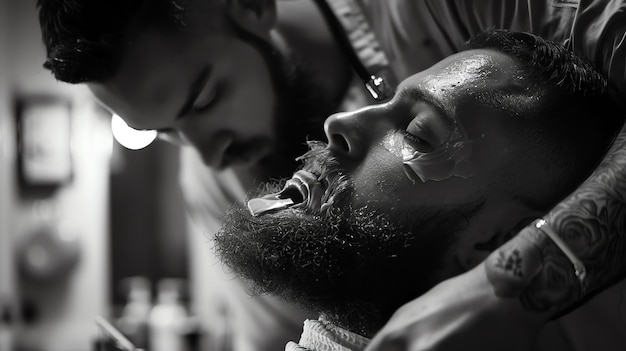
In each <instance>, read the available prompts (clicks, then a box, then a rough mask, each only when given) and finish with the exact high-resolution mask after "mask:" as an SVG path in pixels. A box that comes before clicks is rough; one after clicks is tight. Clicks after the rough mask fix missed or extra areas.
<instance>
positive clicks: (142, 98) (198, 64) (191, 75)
mask: <svg viewBox="0 0 626 351" xmlns="http://www.w3.org/2000/svg"><path fill="white" fill-rule="evenodd" d="M202 3H203V2H201V1H200V2H199V1H194V2H191V4H192V5H190V8H189V10H188V13H189V15H188V18H187V19H186V22H187V23H186V27H185V28H184V30H183V31H182V32H177V33H169V34H164V33H162V32H157V31H150V30H142V31H141V32H140V33H139V35H138V38H136V39H135V40H134V42H133V44H132V46H131V48H130V49H129V51H128V54H127V56H126V57H125V59H124V62H123V64H122V66H121V69H120V70H119V72H117V73H116V75H115V76H114V78H113V79H111V80H109V81H107V82H105V83H102V84H101V83H97V84H94V83H91V84H89V87H90V89H91V91H92V92H93V93H94V95H95V96H96V97H97V98H98V99H99V100H101V101H102V102H103V103H104V104H105V105H107V106H108V107H109V108H110V109H112V110H113V111H115V112H116V113H117V114H119V115H120V116H121V117H122V118H123V119H124V120H125V121H126V122H127V123H128V125H129V126H131V127H133V128H135V129H157V130H159V132H160V135H161V136H163V137H164V138H165V139H166V140H171V141H175V142H179V143H182V144H188V145H191V146H193V147H194V148H195V149H196V150H197V151H198V152H199V153H200V154H201V156H202V158H203V160H204V162H205V163H206V164H207V165H208V166H211V167H216V168H221V167H225V166H228V165H232V164H240V163H247V164H254V163H257V162H258V161H259V160H261V159H262V158H264V157H265V156H268V154H269V153H270V152H273V151H275V150H272V148H274V147H275V146H276V144H277V141H278V140H277V139H278V138H279V137H280V136H279V135H277V134H278V133H280V131H281V129H280V128H282V129H283V130H284V129H285V128H284V127H283V126H277V123H276V122H277V120H278V117H276V115H277V114H278V113H282V114H284V115H285V114H288V112H286V111H284V110H285V108H284V104H281V103H282V102H281V101H278V100H279V99H280V98H281V97H284V96H282V95H281V96H277V93H276V90H275V87H276V85H275V84H274V83H275V82H274V79H275V78H276V76H277V75H284V74H286V73H284V72H283V71H278V70H276V66H273V67H270V66H269V65H268V60H274V59H276V56H274V57H271V55H270V54H269V53H268V52H269V50H270V49H269V48H270V46H267V47H263V49H261V48H260V46H259V44H258V43H259V42H261V41H265V42H269V39H268V37H267V35H268V33H269V32H265V33H261V31H260V32H259V33H250V35H249V37H251V38H253V37H256V38H257V40H256V41H255V43H256V44H253V43H252V42H251V41H250V39H248V40H242V39H241V38H240V37H239V36H238V34H236V33H235V32H234V31H233V30H232V26H233V23H231V22H227V21H225V20H224V18H226V14H222V15H223V16H224V18H222V19H221V20H219V19H217V17H211V16H209V15H205V14H204V13H203V12H202V11H204V12H209V10H208V9H202V8H196V7H191V6H202ZM201 10H202V11H201ZM210 11H213V12H215V11H216V9H215V8H213V9H211V10H210ZM198 12H200V14H199V13H198ZM219 15H220V13H217V14H216V16H219ZM212 18H214V19H212ZM257 35H258V36H257ZM264 35H265V37H264ZM262 50H264V51H262ZM284 63H285V65H291V64H295V63H294V62H291V61H289V60H288V61H287V62H284ZM278 67H279V66H278ZM270 68H274V72H271V70H270ZM290 68H291V67H290ZM287 70H288V69H285V72H286V71H287ZM280 78H282V79H284V80H289V79H291V81H293V80H294V79H292V78H293V77H285V76H281V77H280ZM290 88H293V89H291V90H293V91H289V92H288V93H292V94H295V95H296V96H301V95H306V94H307V93H308V92H307V91H305V90H306V88H308V87H304V86H303V85H300V86H295V87H290ZM281 94H283V93H281ZM285 94H287V93H285ZM285 100H287V99H285ZM292 100H293V99H292ZM302 108H303V109H305V110H306V108H307V106H303V107H302ZM279 127H280V128H279Z"/></svg>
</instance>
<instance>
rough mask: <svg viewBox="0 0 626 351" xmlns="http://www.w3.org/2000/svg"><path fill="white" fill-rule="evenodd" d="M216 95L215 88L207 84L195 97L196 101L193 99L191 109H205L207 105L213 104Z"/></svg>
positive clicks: (195, 110) (197, 110)
mask: <svg viewBox="0 0 626 351" xmlns="http://www.w3.org/2000/svg"><path fill="white" fill-rule="evenodd" d="M216 97H217V88H215V87H211V86H209V85H208V84H207V85H206V86H205V87H204V89H202V91H201V92H200V94H199V95H198V97H197V98H196V101H194V103H193V111H194V112H196V113H198V112H204V111H206V110H207V109H208V108H209V107H211V106H212V105H213V103H214V102H215V99H216Z"/></svg>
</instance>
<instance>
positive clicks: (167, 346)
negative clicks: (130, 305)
mask: <svg viewBox="0 0 626 351" xmlns="http://www.w3.org/2000/svg"><path fill="white" fill-rule="evenodd" d="M182 288H183V280H181V279H174V278H165V279H162V280H160V281H159V283H158V285H157V300H156V303H155V305H154V306H153V307H152V310H151V311H150V316H149V319H148V326H149V335H150V337H149V340H150V341H149V345H150V351H172V350H176V351H178V350H180V351H187V347H186V346H187V345H186V344H187V343H186V340H185V335H186V334H187V329H188V313H187V309H186V308H185V306H184V305H183V303H182V301H181V291H182V290H181V289H182Z"/></svg>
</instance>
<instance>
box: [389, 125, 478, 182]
mask: <svg viewBox="0 0 626 351" xmlns="http://www.w3.org/2000/svg"><path fill="white" fill-rule="evenodd" d="M473 143H474V142H473V141H472V140H467V139H466V138H464V137H463V136H462V134H461V133H460V132H455V133H453V134H452V135H451V138H450V139H449V140H448V141H446V142H445V143H443V144H442V145H441V146H439V147H438V148H437V149H435V150H433V151H431V152H419V151H416V150H415V149H414V148H413V147H412V146H410V145H409V144H408V143H407V142H406V141H405V140H404V137H403V136H402V135H401V134H399V133H396V132H390V133H388V134H387V135H386V136H385V137H384V138H383V140H382V146H383V147H384V148H385V149H387V151H389V152H391V153H392V154H394V155H396V156H397V157H399V158H401V159H402V164H403V168H404V172H405V173H406V175H407V177H408V178H409V179H410V180H411V181H412V182H413V184H415V182H416V178H419V180H421V181H422V182H426V181H428V180H434V181H441V180H444V179H448V178H450V177H452V176H456V177H461V178H469V177H471V176H472V175H473V174H474V169H473V165H472V163H471V154H472V144H473Z"/></svg>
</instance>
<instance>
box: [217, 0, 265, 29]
mask: <svg viewBox="0 0 626 351" xmlns="http://www.w3.org/2000/svg"><path fill="white" fill-rule="evenodd" d="M225 8H226V12H227V14H228V16H229V17H230V19H231V20H232V21H233V22H234V23H235V24H236V25H237V26H239V27H240V28H241V29H243V30H245V31H247V32H250V33H252V34H255V35H258V36H264V34H265V33H269V31H270V29H272V28H273V27H274V25H275V24H276V0H225Z"/></svg>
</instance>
